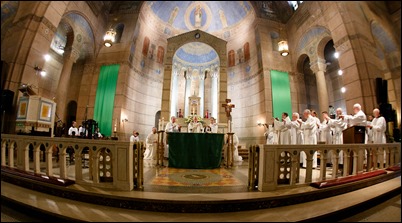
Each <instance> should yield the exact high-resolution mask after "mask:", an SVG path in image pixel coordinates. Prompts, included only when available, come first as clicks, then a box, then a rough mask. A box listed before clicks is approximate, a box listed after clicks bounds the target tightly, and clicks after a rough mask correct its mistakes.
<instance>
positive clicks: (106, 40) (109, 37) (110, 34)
mask: <svg viewBox="0 0 402 223" xmlns="http://www.w3.org/2000/svg"><path fill="white" fill-rule="evenodd" d="M115 36H116V31H114V30H113V29H110V30H108V31H106V35H105V36H104V37H103V44H104V45H105V46H106V47H111V46H112V45H113V43H114V39H115Z"/></svg>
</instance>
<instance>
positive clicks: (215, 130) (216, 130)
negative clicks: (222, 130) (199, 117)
mask: <svg viewBox="0 0 402 223" xmlns="http://www.w3.org/2000/svg"><path fill="white" fill-rule="evenodd" d="M209 127H210V128H211V133H218V124H217V123H214V124H209Z"/></svg>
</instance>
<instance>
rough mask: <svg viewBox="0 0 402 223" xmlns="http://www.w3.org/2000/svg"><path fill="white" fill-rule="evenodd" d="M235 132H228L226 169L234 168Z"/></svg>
mask: <svg viewBox="0 0 402 223" xmlns="http://www.w3.org/2000/svg"><path fill="white" fill-rule="evenodd" d="M233 134H234V133H233V132H228V133H227V135H228V143H227V147H226V151H225V154H226V156H225V166H226V168H232V167H233V147H234V145H233Z"/></svg>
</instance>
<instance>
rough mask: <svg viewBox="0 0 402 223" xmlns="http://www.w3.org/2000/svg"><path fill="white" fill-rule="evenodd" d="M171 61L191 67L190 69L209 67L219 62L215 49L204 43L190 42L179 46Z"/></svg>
mask: <svg viewBox="0 0 402 223" xmlns="http://www.w3.org/2000/svg"><path fill="white" fill-rule="evenodd" d="M173 63H176V64H180V65H181V67H187V68H188V67H191V68H192V70H194V69H200V70H203V69H205V68H210V67H211V66H213V65H215V64H218V63H219V57H218V54H217V53H216V51H215V50H214V49H213V48H212V47H211V46H209V45H207V44H205V43H199V42H192V43H187V44H184V45H183V46H182V47H180V48H179V49H178V50H177V51H176V53H175V55H174V57H173Z"/></svg>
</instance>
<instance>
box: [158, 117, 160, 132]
mask: <svg viewBox="0 0 402 223" xmlns="http://www.w3.org/2000/svg"><path fill="white" fill-rule="evenodd" d="M159 130H161V119H159V122H158V131H159Z"/></svg>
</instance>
